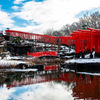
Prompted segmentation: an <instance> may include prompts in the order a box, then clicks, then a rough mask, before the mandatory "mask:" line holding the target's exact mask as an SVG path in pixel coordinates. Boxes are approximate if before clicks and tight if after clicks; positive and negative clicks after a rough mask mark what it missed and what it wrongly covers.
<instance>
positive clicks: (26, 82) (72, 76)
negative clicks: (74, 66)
mask: <svg viewBox="0 0 100 100" xmlns="http://www.w3.org/2000/svg"><path fill="white" fill-rule="evenodd" d="M79 99H81V100H93V99H95V100H99V99H100V74H99V73H95V72H94V73H91V72H76V71H75V72H74V70H73V71H72V70H69V69H64V70H51V71H50V70H49V71H38V72H2V73H0V100H79Z"/></svg>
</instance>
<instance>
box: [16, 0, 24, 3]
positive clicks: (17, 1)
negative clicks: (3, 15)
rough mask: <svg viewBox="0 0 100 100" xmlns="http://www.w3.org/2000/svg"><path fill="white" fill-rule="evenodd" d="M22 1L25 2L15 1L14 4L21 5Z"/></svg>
mask: <svg viewBox="0 0 100 100" xmlns="http://www.w3.org/2000/svg"><path fill="white" fill-rule="evenodd" d="M22 1H25V0H15V1H14V4H20V3H22Z"/></svg>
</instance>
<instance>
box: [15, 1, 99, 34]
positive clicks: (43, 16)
mask: <svg viewBox="0 0 100 100" xmlns="http://www.w3.org/2000/svg"><path fill="white" fill-rule="evenodd" d="M19 1H20V0H16V2H19ZM21 1H22V0H21ZM21 1H20V2H21ZM95 7H100V0H92V1H91V0H45V1H44V2H35V1H29V2H26V3H24V4H23V6H22V8H21V11H20V12H17V13H14V14H15V16H17V17H19V18H22V19H24V20H27V21H31V23H33V22H37V23H39V25H38V26H35V25H33V26H32V24H31V25H28V26H26V27H22V29H24V31H25V29H26V30H27V31H33V32H36V33H42V32H44V31H45V30H47V29H49V28H53V29H55V30H59V29H60V28H61V27H62V26H63V25H65V24H71V23H72V22H74V21H77V20H78V19H77V18H75V15H77V14H78V13H80V12H81V11H85V10H91V9H93V8H95Z"/></svg>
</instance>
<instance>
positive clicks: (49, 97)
mask: <svg viewBox="0 0 100 100" xmlns="http://www.w3.org/2000/svg"><path fill="white" fill-rule="evenodd" d="M35 87H37V84H34V85H32V86H30V87H29V88H30V90H28V91H25V92H24V93H22V94H20V95H19V97H17V100H19V99H21V100H33V99H34V98H35V100H73V97H72V96H71V94H72V90H70V89H68V87H67V85H62V84H59V83H53V82H51V83H50V82H49V83H43V84H38V88H35Z"/></svg>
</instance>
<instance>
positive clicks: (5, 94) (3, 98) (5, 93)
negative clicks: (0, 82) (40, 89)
mask: <svg viewBox="0 0 100 100" xmlns="http://www.w3.org/2000/svg"><path fill="white" fill-rule="evenodd" d="M14 91H15V90H14V89H10V90H8V89H7V88H4V87H3V88H1V89H0V100H8V99H10V96H11V95H12V94H13V92H14Z"/></svg>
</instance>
